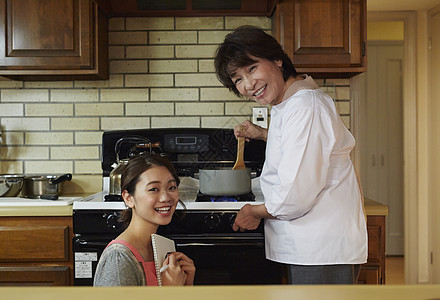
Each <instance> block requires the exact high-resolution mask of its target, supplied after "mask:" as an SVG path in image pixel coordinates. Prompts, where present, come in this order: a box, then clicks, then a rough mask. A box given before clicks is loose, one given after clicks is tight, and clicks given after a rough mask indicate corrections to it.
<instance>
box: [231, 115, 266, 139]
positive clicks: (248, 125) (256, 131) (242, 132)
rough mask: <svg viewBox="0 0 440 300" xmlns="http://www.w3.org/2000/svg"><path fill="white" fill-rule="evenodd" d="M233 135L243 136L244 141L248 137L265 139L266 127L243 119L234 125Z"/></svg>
mask: <svg viewBox="0 0 440 300" xmlns="http://www.w3.org/2000/svg"><path fill="white" fill-rule="evenodd" d="M234 135H235V137H237V138H238V137H245V138H246V141H249V140H250V139H255V140H263V141H266V140H267V129H265V128H263V127H260V126H257V125H255V124H254V123H252V122H250V121H249V120H246V121H244V122H243V123H241V124H240V125H237V126H235V127H234Z"/></svg>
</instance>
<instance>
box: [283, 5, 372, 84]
mask: <svg viewBox="0 0 440 300" xmlns="http://www.w3.org/2000/svg"><path fill="white" fill-rule="evenodd" d="M366 33H367V32H366V0H281V1H280V2H279V3H278V4H277V7H276V11H275V15H274V35H275V37H276V38H277V40H278V41H279V42H280V43H281V45H282V46H283V48H284V50H285V51H286V53H287V54H288V55H289V56H290V58H291V59H292V61H293V64H294V65H295V68H296V69H297V71H298V73H307V74H311V75H313V76H314V77H321V78H325V77H350V76H353V75H355V74H359V73H361V72H365V71H366V53H365V43H366V38H367V36H366Z"/></svg>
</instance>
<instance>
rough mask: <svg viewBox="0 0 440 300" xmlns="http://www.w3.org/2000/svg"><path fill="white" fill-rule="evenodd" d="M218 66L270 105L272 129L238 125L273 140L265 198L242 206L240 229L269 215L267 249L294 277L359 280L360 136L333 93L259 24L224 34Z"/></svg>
mask: <svg viewBox="0 0 440 300" xmlns="http://www.w3.org/2000/svg"><path fill="white" fill-rule="evenodd" d="M215 67H216V72H217V76H218V78H219V79H220V81H221V82H222V83H223V84H224V85H225V86H226V87H228V88H229V89H230V90H231V91H233V92H234V93H235V94H236V95H241V96H243V97H246V98H248V99H252V100H254V101H256V102H258V103H259V104H260V105H270V106H271V107H272V109H271V121H270V125H269V130H267V129H264V128H261V127H259V126H256V125H254V124H252V123H251V122H249V121H244V122H243V123H242V124H240V125H239V126H237V127H236V128H235V130H234V132H235V135H236V136H237V137H239V136H243V137H246V139H261V140H265V141H266V142H267V146H266V160H265V163H264V166H263V170H262V173H261V176H260V184H261V190H262V192H263V195H264V204H261V205H245V206H243V208H242V209H241V210H240V212H239V213H238V214H237V217H236V219H235V224H234V230H242V231H243V230H248V229H255V228H256V227H257V226H258V224H259V223H260V221H261V220H262V219H264V220H265V222H264V229H265V238H266V257H267V258H268V259H270V260H274V261H277V262H280V263H284V264H286V265H287V267H288V270H289V275H290V277H289V282H290V283H292V284H351V283H356V281H357V278H358V274H359V269H360V264H363V263H365V262H366V261H367V246H368V245H367V228H366V221H365V215H364V213H363V203H362V193H361V188H360V185H359V182H358V180H357V176H356V173H355V170H354V167H353V164H352V162H351V160H350V152H351V150H352V149H353V147H354V145H355V141H354V138H353V136H352V135H351V133H350V131H349V130H348V129H347V128H346V127H345V126H344V123H343V122H342V120H341V118H340V116H339V114H338V113H337V111H336V108H335V105H334V103H333V100H332V99H331V98H330V97H329V96H328V95H326V94H325V93H324V92H323V91H321V90H320V89H319V87H318V85H317V84H316V83H315V82H314V81H313V79H312V78H311V77H310V76H307V75H305V76H299V75H297V73H296V70H295V68H294V66H293V64H292V62H291V60H290V59H289V57H288V56H287V54H286V53H285V52H284V51H283V49H282V47H281V45H280V44H279V43H278V42H277V41H276V40H275V39H274V38H273V37H272V36H270V35H269V34H267V33H265V32H264V31H263V30H261V29H259V28H256V27H253V26H242V27H240V28H238V29H237V30H235V31H234V32H232V33H230V34H228V35H227V36H226V38H225V40H224V42H223V43H222V44H221V45H220V46H219V48H218V50H217V54H216V57H215ZM239 127H244V128H245V130H243V131H240V130H238V128H239Z"/></svg>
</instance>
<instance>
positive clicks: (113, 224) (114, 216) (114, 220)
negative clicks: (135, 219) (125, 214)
mask: <svg viewBox="0 0 440 300" xmlns="http://www.w3.org/2000/svg"><path fill="white" fill-rule="evenodd" d="M106 217H107V220H106V221H107V227H109V228H111V229H118V228H119V227H120V226H121V224H120V223H119V221H118V219H119V215H118V213H116V212H114V213H111V214H108V215H107V216H106Z"/></svg>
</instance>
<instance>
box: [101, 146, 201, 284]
mask: <svg viewBox="0 0 440 300" xmlns="http://www.w3.org/2000/svg"><path fill="white" fill-rule="evenodd" d="M178 185H179V177H178V175H177V173H176V171H175V170H174V167H173V166H172V165H171V163H170V162H169V161H168V160H167V159H165V158H163V157H161V156H159V155H152V154H145V155H138V156H135V157H133V158H131V159H130V160H129V162H128V163H127V165H126V167H125V168H124V170H123V172H122V174H121V190H122V197H123V199H124V202H125V204H126V206H127V207H128V208H127V210H126V211H124V214H123V215H122V221H123V222H124V224H128V227H127V228H126V229H125V231H124V232H122V233H121V234H120V235H119V236H118V237H117V238H116V239H115V240H114V241H112V242H111V243H109V245H108V246H107V248H106V249H105V250H104V252H103V253H102V256H101V258H100V260H99V263H98V266H97V269H96V274H95V279H94V286H128V285H139V286H143V285H152V286H154V285H157V277H156V270H155V266H154V260H153V247H152V244H151V234H152V233H156V231H157V228H158V227H159V225H167V224H169V223H170V222H171V218H172V216H173V213H174V211H175V209H176V206H177V203H178V202H179V190H178ZM164 264H168V266H169V267H168V268H167V269H166V270H165V271H164V272H163V273H162V285H193V282H194V275H195V266H194V263H193V261H192V260H191V259H189V258H188V257H187V256H186V255H185V254H183V253H180V252H173V253H171V254H169V255H168V256H167V258H166V260H165V261H164Z"/></svg>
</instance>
